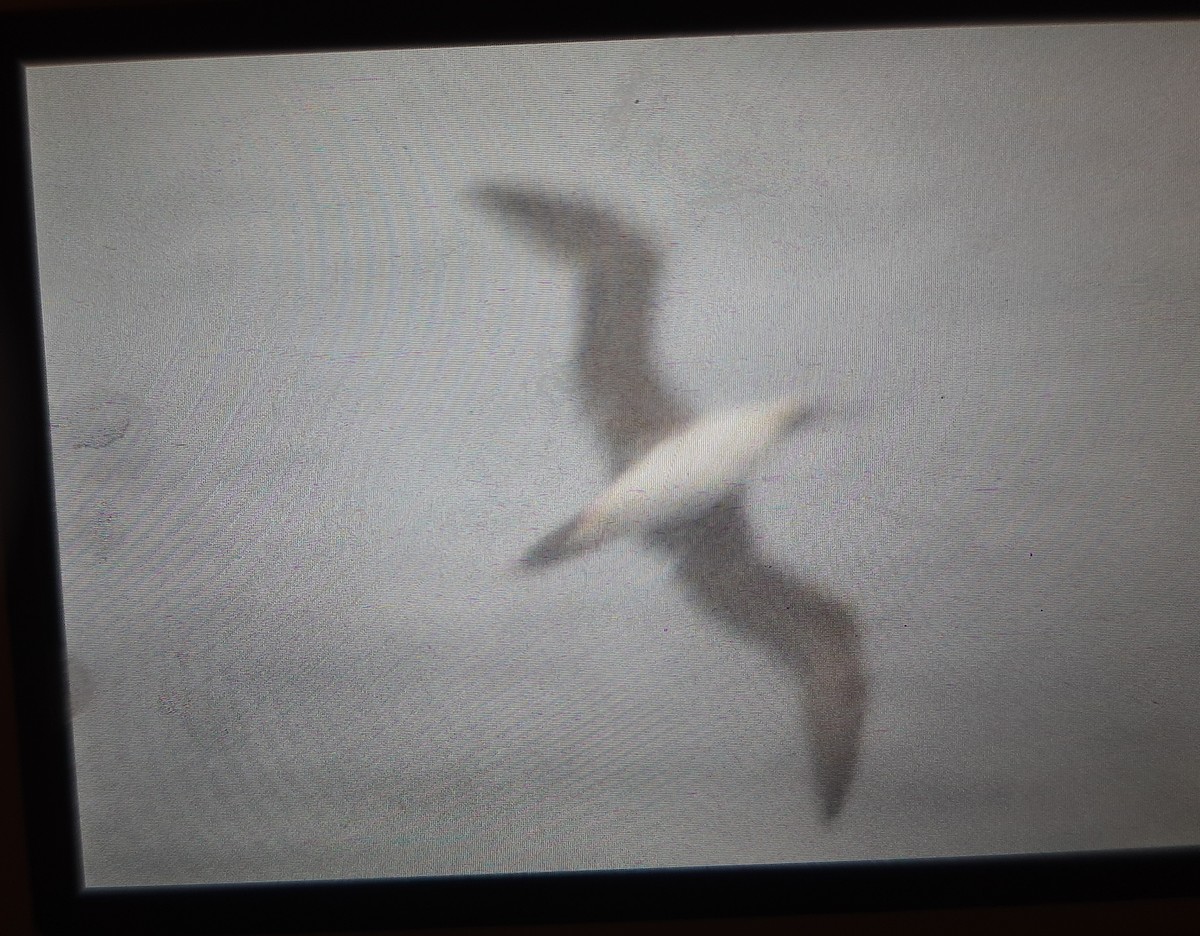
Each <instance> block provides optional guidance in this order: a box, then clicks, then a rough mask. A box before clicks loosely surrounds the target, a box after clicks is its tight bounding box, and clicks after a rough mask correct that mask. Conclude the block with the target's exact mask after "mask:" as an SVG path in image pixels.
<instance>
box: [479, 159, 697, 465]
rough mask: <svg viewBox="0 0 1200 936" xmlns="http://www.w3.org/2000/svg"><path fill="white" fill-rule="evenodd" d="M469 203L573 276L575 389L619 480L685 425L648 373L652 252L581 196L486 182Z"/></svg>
mask: <svg viewBox="0 0 1200 936" xmlns="http://www.w3.org/2000/svg"><path fill="white" fill-rule="evenodd" d="M470 198H471V200H472V202H473V203H474V204H476V205H478V206H479V207H482V208H483V209H484V210H486V211H487V212H489V213H490V214H493V215H495V216H497V217H499V218H500V219H501V220H502V221H504V222H505V223H506V224H508V225H509V226H511V227H514V228H516V229H519V230H522V231H523V232H524V233H525V234H526V235H527V236H529V237H530V238H531V239H532V240H533V241H534V242H535V243H537V244H539V245H540V246H541V247H542V248H543V249H546V250H549V251H550V252H551V253H552V254H553V255H554V256H556V257H558V258H559V259H561V260H564V261H566V262H568V263H570V264H571V265H572V266H573V267H575V269H576V270H577V271H578V272H579V274H580V277H581V284H580V286H581V292H582V304H583V310H582V314H581V317H580V327H579V335H578V340H577V345H576V366H577V368H578V380H579V389H580V392H581V394H582V397H583V403H584V405H585V407H586V409H587V412H588V415H589V417H590V418H591V419H592V420H593V422H594V423H595V425H596V427H597V429H598V430H599V432H600V435H601V437H602V440H603V442H604V444H605V446H606V448H607V449H608V453H609V462H610V464H609V467H610V470H611V472H612V474H613V475H614V476H615V475H617V474H618V473H620V472H621V471H622V470H624V469H625V468H626V467H628V466H629V465H630V464H631V463H632V462H634V461H636V460H637V459H638V458H639V457H640V456H641V455H642V454H644V453H645V452H646V450H648V449H649V448H650V447H651V446H653V445H654V444H655V443H656V442H658V441H659V440H661V439H662V438H663V437H665V436H667V435H669V434H670V433H671V432H673V431H675V430H676V429H678V428H679V427H680V426H682V425H684V424H685V423H687V422H688V421H689V420H690V419H691V418H692V415H693V414H692V413H691V411H690V409H689V408H688V407H687V405H686V404H685V403H684V402H683V401H682V400H681V399H679V398H678V397H677V396H675V395H674V394H672V393H671V392H670V391H669V390H668V389H667V387H666V385H665V384H664V382H663V381H662V379H661V377H660V375H659V373H658V370H657V368H656V366H655V363H654V359H655V351H654V319H655V312H656V305H657V300H658V286H659V275H660V268H661V259H660V251H659V250H658V248H657V247H656V246H655V245H654V242H653V240H652V239H651V238H650V237H649V236H648V235H647V234H646V233H645V232H643V231H642V230H641V229H640V228H639V227H638V226H637V225H635V224H634V223H633V222H631V221H628V220H626V219H624V218H622V217H620V216H619V215H618V214H617V213H616V212H614V211H612V210H611V209H608V208H605V207H601V206H599V205H597V204H595V203H594V202H592V201H590V200H588V199H586V198H583V197H580V196H576V195H567V194H555V193H550V192H547V191H544V190H542V189H540V188H536V187H534V186H531V185H526V184H522V183H510V182H491V183H486V184H482V185H478V186H476V187H474V188H473V189H472V190H471V191H470Z"/></svg>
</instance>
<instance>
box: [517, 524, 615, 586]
mask: <svg viewBox="0 0 1200 936" xmlns="http://www.w3.org/2000/svg"><path fill="white" fill-rule="evenodd" d="M603 539H604V537H603V535H602V531H601V530H600V528H599V525H598V524H597V523H596V521H595V518H594V517H592V516H591V515H590V514H589V513H588V512H587V511H583V512H581V513H579V514H576V515H575V516H574V517H572V518H571V519H570V520H568V521H567V522H566V523H564V524H563V525H562V526H560V527H558V528H557V529H556V530H553V531H552V532H550V533H548V534H546V535H545V536H543V537H542V538H541V539H540V540H538V541H537V542H536V543H534V544H533V545H532V546H530V547H529V549H528V550H526V552H525V554H524V555H523V556H521V562H520V564H521V567H522V568H524V569H526V570H529V571H533V570H535V569H542V568H545V567H546V566H551V565H555V564H557V563H559V562H562V561H563V560H565V559H571V558H573V557H575V556H578V555H581V554H583V553H585V552H588V551H589V550H592V549H595V548H596V547H597V546H599V545H600V543H601V542H602V541H603Z"/></svg>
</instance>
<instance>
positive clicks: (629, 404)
mask: <svg viewBox="0 0 1200 936" xmlns="http://www.w3.org/2000/svg"><path fill="white" fill-rule="evenodd" d="M467 199H468V201H469V202H470V203H471V204H472V205H473V206H474V207H475V208H477V209H479V210H481V211H482V212H484V213H486V214H488V215H490V216H492V217H495V218H497V219H498V220H499V221H500V222H501V223H503V224H504V225H505V226H506V227H507V228H508V229H510V230H515V231H519V232H521V233H523V234H524V235H525V236H526V237H527V238H529V239H530V240H531V241H532V242H533V243H535V244H537V245H539V246H540V247H541V248H543V249H544V250H546V251H547V252H548V253H549V254H550V255H551V256H553V257H554V258H556V259H558V260H560V261H563V262H565V263H567V264H569V265H570V266H571V268H572V269H573V270H574V271H575V272H576V274H577V276H578V279H579V307H580V308H579V318H578V334H577V336H576V339H575V354H574V366H575V377H576V387H577V389H578V391H579V393H580V396H581V402H582V403H583V407H584V411H585V413H586V415H587V416H588V418H589V419H590V421H591V422H592V424H593V426H594V427H595V429H596V431H597V433H598V435H599V437H600V441H601V443H602V444H603V447H604V450H605V454H606V456H607V461H608V468H609V473H610V476H611V477H612V482H611V483H610V485H609V487H608V488H607V489H606V490H605V491H603V492H602V493H601V494H600V495H599V496H598V497H597V498H596V499H595V500H593V501H592V503H591V504H589V505H588V506H587V507H585V508H584V509H583V510H582V511H581V512H580V513H579V514H578V515H577V516H575V517H573V518H572V519H571V520H569V521H568V522H567V523H566V524H564V525H563V526H561V527H559V528H558V529H556V530H554V531H553V532H551V533H550V534H549V535H547V536H545V537H543V538H542V539H541V540H539V541H538V542H537V543H535V544H534V546H533V547H531V548H530V549H529V550H528V551H527V552H526V553H525V554H524V556H523V557H522V559H521V561H520V563H519V564H520V565H521V566H522V567H523V568H525V569H526V570H529V571H536V570H538V569H544V568H546V567H548V566H552V565H554V564H555V563H558V562H562V561H564V560H566V559H569V558H572V557H577V556H582V555H584V554H585V553H588V552H590V551H591V550H593V549H595V548H597V547H599V546H600V545H602V544H604V543H605V542H608V541H611V540H613V539H615V538H616V537H618V536H619V535H629V534H633V533H635V532H639V533H640V534H641V536H642V539H643V541H644V542H645V543H646V544H647V545H648V546H650V547H651V548H653V549H655V550H658V551H660V552H662V553H663V554H665V555H666V556H667V557H669V559H670V560H671V563H672V571H673V575H674V576H675V578H676V580H677V581H678V582H679V583H680V585H681V587H682V588H683V590H684V592H685V593H686V594H687V596H688V597H689V598H690V599H691V601H692V602H693V603H694V604H695V605H696V606H697V607H698V608H700V609H701V610H702V611H703V612H704V614H705V615H706V616H707V617H708V618H710V619H711V620H712V621H714V622H718V623H719V624H720V625H722V626H723V627H725V628H726V629H727V630H728V631H729V632H731V633H733V634H734V635H736V636H738V637H740V638H741V639H743V640H745V641H746V642H747V643H749V644H751V645H753V646H755V647H757V648H758V649H759V650H760V651H761V652H762V653H763V654H765V655H766V656H768V657H769V658H770V659H772V660H773V661H776V662H778V663H780V664H782V665H783V666H784V667H786V669H787V670H788V672H790V673H791V674H792V675H793V677H794V678H795V680H796V681H797V683H798V685H799V695H800V700H801V709H802V712H803V721H804V726H805V729H806V733H807V736H808V739H809V748H810V751H811V765H812V771H813V776H814V779H815V783H816V789H817V796H818V800H819V802H820V805H821V810H822V815H823V817H824V819H825V821H826V822H831V821H833V820H834V819H836V818H837V817H838V816H839V815H840V814H841V812H842V809H843V807H844V805H845V803H846V800H847V797H848V795H849V792H850V789H851V786H852V783H853V780H854V777H855V773H856V770H857V764H858V760H859V751H860V747H861V741H862V727H863V722H864V720H865V717H866V710H867V701H868V691H867V690H868V678H867V671H866V666H865V663H864V660H863V652H862V646H861V645H862V640H861V636H860V625H859V621H858V616H857V614H856V612H855V609H854V608H853V606H852V605H851V603H850V602H848V601H847V600H845V599H844V598H842V597H840V596H838V595H835V594H833V593H832V591H831V590H830V589H829V588H827V587H826V586H824V585H822V584H821V583H819V582H815V581H812V580H811V579H809V578H806V577H804V576H801V575H799V574H797V573H795V572H794V571H792V570H790V569H788V568H786V566H785V565H784V564H783V563H781V562H780V561H779V560H778V559H776V558H775V557H774V556H772V555H770V554H769V553H767V551H766V550H765V549H764V548H763V547H762V545H760V538H759V536H758V535H757V534H756V532H755V530H754V527H753V524H752V523H751V520H750V516H749V510H748V509H747V497H748V489H747V476H748V474H749V472H750V471H751V470H752V469H753V466H754V465H755V464H756V463H757V461H758V459H760V458H762V457H763V456H764V455H765V454H766V453H767V452H769V450H770V449H771V448H772V447H773V446H774V445H775V444H777V443H778V442H779V441H780V440H781V439H783V438H784V437H786V436H787V435H788V434H790V433H791V432H794V431H795V430H796V429H798V428H799V426H800V425H801V424H802V423H803V422H804V421H805V419H806V417H807V416H811V415H815V413H816V407H815V406H813V407H805V406H804V405H801V404H800V402H799V400H797V399H795V398H787V399H784V400H780V401H776V402H775V403H768V404H750V405H748V406H744V407H737V408H734V409H732V410H726V411H720V412H717V413H710V414H707V415H706V414H697V413H696V412H695V411H694V410H693V408H692V407H691V406H689V405H688V404H687V403H686V402H685V401H684V400H683V399H681V398H680V396H679V395H678V394H676V393H673V392H671V390H670V388H669V387H668V386H667V385H666V384H665V382H664V381H663V379H662V377H661V376H660V374H659V372H658V367H657V366H656V361H655V358H656V355H655V347H654V344H655V343H654V326H655V320H656V312H657V310H658V302H659V297H658V292H659V283H660V279H661V276H662V268H663V256H662V250H661V248H660V247H659V244H658V242H657V241H656V239H655V238H654V237H653V236H651V235H650V234H649V233H647V232H646V231H645V230H644V229H643V228H642V227H641V226H640V225H638V224H636V223H634V222H632V221H631V220H629V219H628V218H627V217H625V216H623V215H622V214H620V213H619V212H617V211H616V210H614V209H613V208H611V207H609V206H607V205H604V204H601V203H599V202H597V201H596V200H594V199H593V198H590V197H588V196H586V195H581V194H578V193H574V192H565V191H556V190H554V189H551V188H549V187H546V186H544V185H541V184H539V183H537V182H529V181H525V180H491V181H481V182H478V183H476V184H474V185H472V186H471V187H470V189H469V190H468V192H467ZM764 440H765V441H764Z"/></svg>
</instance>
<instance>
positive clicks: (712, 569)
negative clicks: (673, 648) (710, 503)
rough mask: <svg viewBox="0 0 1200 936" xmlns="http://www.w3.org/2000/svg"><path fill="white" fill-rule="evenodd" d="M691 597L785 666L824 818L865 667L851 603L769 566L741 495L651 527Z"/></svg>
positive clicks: (858, 709) (858, 705)
mask: <svg viewBox="0 0 1200 936" xmlns="http://www.w3.org/2000/svg"><path fill="white" fill-rule="evenodd" d="M652 542H654V543H655V545H657V546H660V547H664V548H666V549H668V550H669V551H670V552H671V553H672V554H673V555H674V556H675V557H676V559H677V562H676V566H675V573H676V575H677V576H678V578H679V580H680V581H681V582H682V583H683V585H684V586H685V588H686V589H687V591H688V593H689V595H690V596H691V598H692V600H693V601H695V602H696V603H697V604H698V605H700V606H701V607H702V608H704V609H705V610H706V611H707V612H708V613H709V615H711V616H712V617H714V618H716V619H717V620H720V621H722V622H723V623H724V624H725V625H726V626H727V627H729V628H730V629H731V630H732V631H733V632H735V633H738V634H740V635H742V637H743V638H745V639H746V640H747V641H749V642H750V643H752V644H755V645H757V646H758V647H759V648H760V649H761V650H763V651H764V652H765V653H766V654H767V655H768V656H769V657H770V658H771V659H773V660H775V661H777V662H780V663H782V664H783V665H785V666H786V667H787V668H788V669H789V670H791V671H792V673H794V674H795V675H796V676H797V677H798V681H799V682H800V683H801V685H802V692H801V700H802V705H803V709H804V720H805V727H806V729H807V734H808V740H809V747H810V750H811V752H812V765H813V773H814V775H815V776H816V780H817V786H818V793H819V796H820V799H821V803H822V806H823V807H824V811H825V816H826V818H827V819H832V818H833V817H834V816H836V815H837V814H838V813H839V812H840V811H841V808H842V804H843V802H844V801H845V798H846V794H847V792H848V791H849V789H850V784H851V782H852V781H853V779H854V771H855V767H856V765H857V763H858V751H859V745H860V738H861V735H862V725H863V719H864V717H865V715H866V706H867V673H866V668H865V665H864V662H863V654H862V650H861V647H860V638H859V633H858V624H857V620H856V617H855V614H854V611H853V609H852V608H851V607H850V606H849V605H848V604H847V603H845V602H843V601H840V600H839V599H837V598H835V597H834V596H833V595H831V594H830V593H829V592H828V591H826V590H825V589H823V588H821V587H820V586H819V585H818V584H817V583H815V582H811V581H806V580H804V579H801V578H799V577H798V576H796V575H793V574H791V573H790V572H788V571H786V570H784V569H781V568H779V566H778V565H777V564H776V563H774V562H772V561H771V560H770V559H769V558H768V557H767V556H765V555H764V554H763V552H762V551H761V550H760V549H759V547H758V546H757V545H756V543H755V538H754V532H753V530H752V528H751V526H750V522H749V519H748V518H747V512H746V507H745V503H744V492H743V491H742V490H737V491H736V492H735V493H733V494H731V495H729V496H728V497H726V498H725V499H724V500H723V501H721V503H719V504H718V505H717V506H715V507H713V508H711V509H710V510H708V511H707V512H706V513H705V514H704V515H703V516H701V517H699V518H696V519H690V520H686V521H680V522H677V523H675V524H673V525H672V526H669V527H665V528H663V529H661V530H659V531H657V532H656V533H655V534H654V535H653V537H652Z"/></svg>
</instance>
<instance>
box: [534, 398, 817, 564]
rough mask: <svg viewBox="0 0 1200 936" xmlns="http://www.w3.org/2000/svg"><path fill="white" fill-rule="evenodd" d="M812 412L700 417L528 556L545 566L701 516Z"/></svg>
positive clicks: (731, 411) (734, 410) (778, 405)
mask: <svg viewBox="0 0 1200 936" xmlns="http://www.w3.org/2000/svg"><path fill="white" fill-rule="evenodd" d="M810 412H811V407H810V406H809V405H808V404H806V402H805V401H803V400H801V399H799V398H796V397H784V398H782V399H779V400H776V401H773V402H770V403H758V404H751V405H748V406H739V407H730V408H726V409H722V410H718V411H716V412H712V413H706V414H704V415H702V416H699V417H697V418H695V419H693V420H692V421H691V422H689V423H688V424H687V425H685V426H683V427H682V428H681V429H680V430H679V431H677V432H675V433H673V434H671V435H669V436H667V438H665V439H663V440H662V441H660V442H659V443H658V444H656V445H654V446H653V447H652V448H651V449H650V451H649V452H647V453H646V455H644V456H643V457H642V458H641V459H640V460H639V461H637V462H635V463H634V464H632V465H630V466H629V467H628V468H626V469H625V470H624V471H623V472H621V473H620V474H619V475H618V476H617V478H616V480H614V481H613V482H612V483H611V484H610V485H609V486H608V487H607V488H606V489H605V490H604V491H603V492H601V493H600V495H599V496H597V497H596V498H595V499H594V500H593V501H592V502H591V503H590V504H588V505H587V506H586V507H585V508H583V510H581V511H579V513H578V514H576V515H575V516H574V517H572V518H571V519H570V520H569V521H567V523H565V524H563V525H562V526H561V527H559V528H557V529H556V530H554V531H553V532H551V533H550V534H549V535H548V536H545V537H543V538H542V539H540V540H539V541H538V542H537V543H535V544H534V545H533V547H532V548H530V549H529V550H528V551H527V552H526V553H525V555H524V556H523V557H522V558H521V564H522V565H523V566H525V567H528V568H541V567H543V566H547V565H552V564H554V563H558V562H561V561H563V560H565V559H569V558H572V557H574V556H577V555H580V554H582V553H585V552H588V551H590V550H592V549H595V548H597V547H599V546H602V545H604V544H605V543H608V542H610V541H611V540H614V539H617V538H619V537H622V536H628V535H630V534H632V533H637V532H644V533H651V532H653V531H655V530H660V529H662V528H663V527H664V526H666V525H668V524H670V523H672V522H675V521H678V520H679V519H680V518H695V517H698V516H700V515H701V514H702V513H703V512H704V511H705V510H706V509H709V508H711V507H713V506H714V505H716V504H717V503H718V502H719V501H720V500H721V498H722V497H723V496H725V495H726V494H728V493H729V491H730V490H732V489H733V488H734V487H735V486H736V485H737V484H739V483H741V482H742V481H743V480H744V479H745V478H746V476H747V475H748V474H749V472H750V471H751V470H752V469H753V468H754V467H755V465H756V464H758V463H759V462H760V461H761V460H762V459H763V458H764V457H765V456H766V455H767V453H768V452H769V451H770V449H771V448H772V447H773V445H774V444H775V443H777V442H779V441H780V440H781V439H783V438H785V437H787V436H789V435H791V434H792V433H793V432H795V431H796V430H797V429H798V428H799V427H800V426H801V425H802V424H803V422H804V421H805V417H806V416H808V415H809V414H810Z"/></svg>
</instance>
